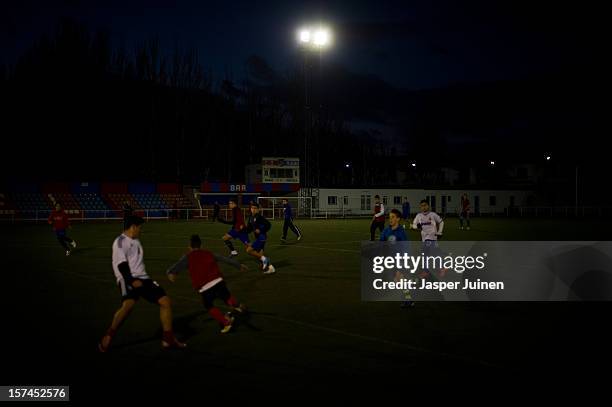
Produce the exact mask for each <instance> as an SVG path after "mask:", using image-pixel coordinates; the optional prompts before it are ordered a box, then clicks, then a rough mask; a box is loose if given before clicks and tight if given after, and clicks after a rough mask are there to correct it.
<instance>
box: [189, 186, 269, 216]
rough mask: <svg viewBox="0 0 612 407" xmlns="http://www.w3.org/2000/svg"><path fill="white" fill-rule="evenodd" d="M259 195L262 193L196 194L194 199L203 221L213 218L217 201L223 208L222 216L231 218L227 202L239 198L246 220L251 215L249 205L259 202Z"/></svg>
mask: <svg viewBox="0 0 612 407" xmlns="http://www.w3.org/2000/svg"><path fill="white" fill-rule="evenodd" d="M259 195H261V192H194V197H195V199H196V201H197V202H198V209H199V211H200V218H203V219H209V218H212V215H213V205H214V203H215V201H218V202H219V206H220V207H221V211H220V216H221V217H222V218H227V217H228V216H230V214H229V209H228V207H227V201H228V200H229V199H230V198H238V196H240V198H241V199H240V202H239V203H238V205H239V206H240V209H242V214H243V215H244V217H245V219H246V218H247V217H248V216H249V214H250V211H249V207H248V203H249V202H250V201H255V202H257V200H258V197H259ZM264 216H265V215H264Z"/></svg>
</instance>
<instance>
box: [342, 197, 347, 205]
mask: <svg viewBox="0 0 612 407" xmlns="http://www.w3.org/2000/svg"><path fill="white" fill-rule="evenodd" d="M342 203H343V205H344V206H348V196H345V197H344V198H342Z"/></svg>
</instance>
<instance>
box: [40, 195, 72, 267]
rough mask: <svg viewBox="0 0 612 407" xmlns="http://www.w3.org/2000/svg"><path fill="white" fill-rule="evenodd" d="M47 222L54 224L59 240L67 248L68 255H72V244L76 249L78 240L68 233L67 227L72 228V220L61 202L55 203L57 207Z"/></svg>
mask: <svg viewBox="0 0 612 407" xmlns="http://www.w3.org/2000/svg"><path fill="white" fill-rule="evenodd" d="M47 222H49V225H53V231H54V232H55V236H56V237H57V241H58V242H59V243H60V244H61V245H62V247H63V248H64V250H66V256H70V246H72V248H73V249H74V248H75V247H76V242H75V241H74V240H72V239H71V238H69V237H68V235H66V229H70V220H68V215H66V212H64V210H63V209H62V206H61V205H60V204H55V209H54V210H52V211H51V215H49V219H48V220H47Z"/></svg>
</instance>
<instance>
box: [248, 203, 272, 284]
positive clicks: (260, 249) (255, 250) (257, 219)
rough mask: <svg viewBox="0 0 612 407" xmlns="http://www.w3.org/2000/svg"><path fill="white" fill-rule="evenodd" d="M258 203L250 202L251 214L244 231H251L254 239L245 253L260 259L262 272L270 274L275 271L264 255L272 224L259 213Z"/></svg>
mask: <svg viewBox="0 0 612 407" xmlns="http://www.w3.org/2000/svg"><path fill="white" fill-rule="evenodd" d="M259 209H260V208H259V204H258V203H256V202H251V216H250V217H249V220H248V222H247V227H246V233H247V234H248V233H253V234H254V235H255V241H254V242H253V243H251V244H249V245H248V246H247V253H248V254H249V255H251V256H253V257H257V258H258V259H259V260H261V268H262V269H263V271H264V274H272V273H274V272H275V271H276V269H275V268H274V266H273V265H272V264H270V259H269V258H268V257H266V256H265V255H264V248H265V246H266V240H267V239H268V232H269V231H270V228H271V227H272V225H270V222H268V220H267V219H266V218H264V217H263V216H262V215H261V214H260V213H259Z"/></svg>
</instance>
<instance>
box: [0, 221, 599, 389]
mask: <svg viewBox="0 0 612 407" xmlns="http://www.w3.org/2000/svg"><path fill="white" fill-rule="evenodd" d="M296 223H297V224H298V226H299V227H300V228H301V230H302V232H303V234H304V238H303V239H302V241H300V242H296V241H295V236H294V235H292V234H291V232H289V239H288V242H287V243H281V242H280V236H281V229H282V224H281V223H280V222H278V221H273V222H272V230H271V231H270V234H269V240H268V243H267V246H266V253H267V254H268V255H269V256H270V258H271V260H272V263H273V264H274V265H275V267H276V270H277V272H276V274H273V275H264V274H262V272H261V270H259V269H258V264H257V263H256V262H255V261H254V260H253V259H252V258H251V257H249V256H247V255H246V254H245V251H244V249H243V248H242V247H241V246H240V244H239V243H238V244H236V247H237V248H239V251H240V254H239V256H238V259H239V260H240V261H241V262H243V263H245V264H246V265H247V266H249V268H250V270H249V271H247V272H240V271H238V270H235V269H233V268H231V267H227V266H226V265H222V270H223V273H224V277H225V280H226V281H227V284H228V287H229V288H230V290H231V291H232V293H233V294H234V295H235V296H236V297H237V298H238V299H239V300H240V301H241V302H244V303H245V304H246V305H247V306H248V307H249V310H250V314H249V316H248V317H240V318H239V319H238V322H237V323H236V326H235V330H234V331H233V332H231V333H230V334H227V335H222V334H220V333H219V328H218V326H217V324H216V322H215V321H214V320H213V319H212V318H211V317H210V316H208V315H207V314H206V312H205V310H204V308H203V306H202V304H201V301H200V296H199V295H198V294H197V293H195V292H194V291H193V290H192V288H191V285H190V281H189V276H188V275H187V274H186V273H185V274H183V275H179V278H178V280H177V282H176V283H174V284H172V283H170V282H169V281H168V280H167V278H166V276H165V270H166V269H167V268H168V267H169V266H170V265H172V264H173V263H174V262H175V261H176V260H178V259H179V257H180V256H181V255H182V254H184V253H185V252H186V247H187V244H188V239H189V236H190V235H191V234H194V233H198V234H199V235H200V236H201V237H202V239H203V246H204V247H205V248H207V249H209V250H212V251H213V252H215V253H219V254H223V255H226V254H227V249H226V248H225V246H224V245H223V243H222V241H221V239H220V238H221V236H222V235H223V234H224V232H225V231H226V230H227V229H228V226H226V225H223V224H220V223H211V222H207V221H192V222H185V221H151V222H148V223H147V224H145V225H144V226H143V229H142V236H141V242H142V245H143V247H144V259H145V264H146V267H147V271H148V273H149V274H150V275H151V276H152V277H153V278H154V279H155V280H157V281H158V282H159V283H160V284H161V285H162V286H163V287H164V288H165V290H166V292H167V293H168V295H169V296H170V297H171V299H172V302H173V312H174V326H175V332H176V334H177V336H178V337H179V338H180V339H182V340H185V341H186V342H187V344H188V348H187V349H186V350H184V351H162V350H161V349H160V335H161V329H160V324H159V312H158V308H157V307H156V306H154V305H151V304H149V303H147V302H146V301H144V300H141V301H139V303H138V304H137V305H136V307H135V309H134V312H133V313H132V315H131V316H130V317H129V318H128V320H127V321H126V323H125V324H124V325H123V326H122V327H121V329H120V330H119V332H118V334H117V336H116V337H115V340H114V342H113V346H112V348H111V350H110V351H109V352H108V353H106V354H99V353H98V352H97V348H96V344H97V341H98V340H99V339H100V337H101V335H102V334H103V333H104V331H105V330H106V329H107V327H108V325H109V323H110V320H111V317H112V315H113V313H114V311H115V310H116V308H117V307H118V306H119V304H120V297H119V292H118V289H117V287H116V285H115V282H114V277H113V273H112V270H111V264H110V261H111V244H112V242H113V240H114V238H115V237H116V236H117V235H118V234H119V233H120V229H121V224H120V222H118V221H115V222H107V223H84V224H81V223H74V224H73V228H72V230H71V231H70V233H69V235H70V236H71V237H73V238H74V239H75V240H76V241H77V243H78V247H77V248H76V249H75V250H74V251H73V254H72V255H71V256H69V257H66V256H65V255H64V252H63V251H62V249H61V247H60V246H59V244H58V243H57V241H56V240H55V236H54V235H53V233H52V231H51V229H50V227H49V226H48V225H46V224H45V225H43V224H38V225H34V224H17V225H8V224H3V225H0V231H2V232H1V233H0V247H2V251H1V253H2V259H3V263H4V267H3V274H4V276H3V286H4V293H3V295H2V297H3V309H4V310H5V315H7V316H8V318H6V319H5V324H4V327H5V329H4V330H3V335H2V353H3V359H4V360H7V362H6V363H4V367H3V376H4V377H3V378H4V379H6V378H9V377H10V383H20V382H23V383H37V381H36V380H35V379H33V378H36V377H39V378H41V379H40V380H42V382H41V384H44V383H47V382H48V378H49V377H55V380H54V384H69V385H71V392H72V394H71V398H72V399H77V398H79V394H81V395H82V396H83V397H84V396H85V395H88V394H89V395H92V394H100V398H110V397H111V394H112V389H116V388H117V387H118V386H119V387H122V386H125V383H129V381H130V380H136V379H134V377H138V379H137V380H138V382H143V383H146V384H147V386H146V389H144V390H142V391H145V392H148V393H150V394H148V396H147V397H158V398H163V397H168V398H173V399H180V398H181V397H190V396H193V395H194V394H197V393H198V392H200V391H204V390H205V389H206V388H210V387H213V386H214V387H215V388H217V389H222V390H224V391H228V390H229V391H235V390H236V389H240V391H245V392H248V391H253V392H275V391H282V392H286V391H308V392H319V391H326V390H329V389H336V390H337V388H336V386H338V384H337V383H340V382H341V383H342V386H347V384H348V383H351V382H352V383H354V387H353V388H350V389H347V391H351V392H352V393H353V394H359V393H360V392H366V391H370V390H372V389H371V387H367V386H362V384H364V383H368V385H371V386H376V385H381V386H389V385H391V384H393V382H394V381H395V380H398V379H397V378H398V377H399V378H401V379H400V380H417V381H418V380H428V381H429V380H436V381H437V380H443V381H444V380H452V379H453V378H457V377H461V376H465V375H466V374H467V373H466V372H473V374H474V377H478V378H481V379H485V378H486V379H487V380H495V379H496V378H502V377H503V378H505V377H509V376H512V375H514V374H522V375H526V374H531V373H533V374H536V372H544V371H546V372H548V373H546V374H550V372H554V371H555V369H556V367H558V366H563V365H564V364H566V363H569V361H571V362H572V363H574V362H580V361H581V360H582V359H581V358H582V357H586V356H585V355H586V354H588V353H589V352H594V349H596V348H597V346H598V345H601V346H606V345H605V343H606V341H607V339H606V338H609V334H607V333H606V328H605V325H606V324H602V323H601V321H602V320H604V319H609V316H608V315H609V312H610V306H608V303H468V302H463V303H444V302H427V303H419V304H417V305H416V307H414V308H412V309H402V308H400V307H399V304H398V303H394V302H362V301H361V299H360V271H359V261H360V255H359V254H360V242H361V241H362V240H367V239H368V238H369V219H359V220H303V221H297V222H296ZM610 226H611V225H610V224H609V223H602V222H601V221H599V220H546V219H506V218H481V219H478V218H476V219H473V220H472V230H470V231H461V230H459V229H458V222H457V220H456V219H453V218H450V219H447V220H446V226H445V233H444V235H445V240H609V239H607V235H608V233H609V227H610ZM409 236H410V239H411V240H415V241H416V240H419V235H418V234H417V233H416V232H412V231H411V232H410V234H409ZM587 339H588V343H587ZM600 341H601V342H600ZM576 348H578V349H581V352H580V353H579V354H572V356H569V355H570V354H571V353H570V352H567V353H565V352H566V351H570V350H572V349H576ZM8 360H10V362H8ZM58 364H60V365H61V366H64V367H65V368H62V369H57V368H56V366H58ZM338 377H342V378H343V379H344V380H341V381H340V380H338ZM43 378H44V380H43ZM346 378H349V379H348V380H347V379H346ZM479 380H480V379H479ZM5 381H6V380H5ZM7 383H8V382H7ZM117 391H119V390H117ZM123 391H127V390H126V389H125V388H124V389H123ZM109 392H110V393H109Z"/></svg>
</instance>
